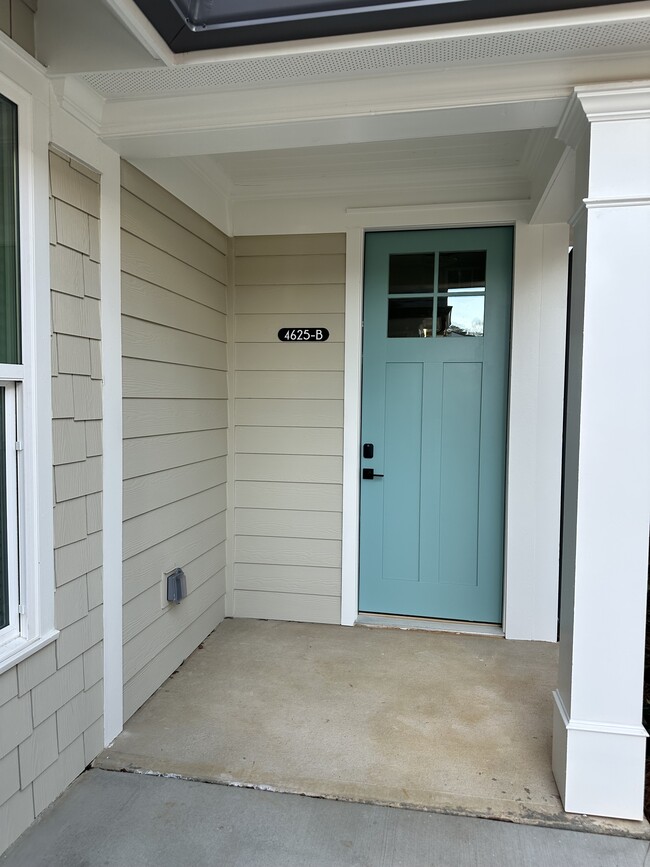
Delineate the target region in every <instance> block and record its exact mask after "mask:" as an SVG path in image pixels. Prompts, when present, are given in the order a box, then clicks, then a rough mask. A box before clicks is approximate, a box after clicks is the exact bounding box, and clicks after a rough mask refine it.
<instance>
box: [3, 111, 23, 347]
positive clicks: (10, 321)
mask: <svg viewBox="0 0 650 867" xmlns="http://www.w3.org/2000/svg"><path fill="white" fill-rule="evenodd" d="M17 169H18V112H17V108H16V106H15V105H14V104H13V102H9V100H8V99H5V98H4V97H2V96H0V364H2V363H4V364H19V363H20V361H21V357H20V356H21V352H20V327H19V321H20V305H19V290H20V284H19V266H18V261H19V260H18V182H17Z"/></svg>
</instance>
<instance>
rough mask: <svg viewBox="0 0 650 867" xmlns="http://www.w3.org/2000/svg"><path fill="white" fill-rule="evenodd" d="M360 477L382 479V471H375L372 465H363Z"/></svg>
mask: <svg viewBox="0 0 650 867" xmlns="http://www.w3.org/2000/svg"><path fill="white" fill-rule="evenodd" d="M361 477H362V478H363V479H383V478H384V474H383V473H376V472H375V471H374V470H373V468H372V467H364V468H363V471H362V474H361Z"/></svg>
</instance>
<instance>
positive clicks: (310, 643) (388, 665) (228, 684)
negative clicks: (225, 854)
mask: <svg viewBox="0 0 650 867" xmlns="http://www.w3.org/2000/svg"><path fill="white" fill-rule="evenodd" d="M556 670H557V647H556V646H555V645H551V644H543V643H531V642H506V641H504V640H503V639H498V638H492V637H483V636H476V635H457V634H448V633H439V632H422V631H408V632H407V631H404V630H393V629H371V628H366V627H356V628H346V627H338V626H324V625H318V624H303V623H287V622H276V621H255V620H227V621H225V622H224V623H222V624H221V625H220V626H219V627H218V628H217V629H216V630H215V632H213V633H212V635H210V636H209V637H208V638H207V639H206V641H205V642H204V643H203V645H202V646H201V647H200V648H199V649H198V650H197V651H195V652H194V653H193V654H192V656H191V657H190V658H189V659H188V660H187V661H186V662H185V663H184V665H183V666H182V667H181V668H180V669H179V670H178V671H177V672H176V673H175V674H174V675H172V677H171V678H170V679H169V680H168V681H167V682H166V683H165V684H163V686H162V687H161V688H160V689H159V690H158V691H157V692H156V693H155V694H154V695H153V696H152V697H151V698H150V699H149V701H148V702H147V703H146V704H145V705H144V706H143V707H142V708H141V709H140V710H139V711H138V712H137V713H136V714H135V715H134V716H133V717H132V718H131V719H130V720H129V721H128V723H127V724H126V726H125V729H124V732H123V733H122V734H121V735H120V736H119V737H118V738H117V739H116V741H115V743H114V744H113V746H112V747H111V748H110V749H109V750H107V751H105V752H103V753H102V754H101V755H100V756H99V758H98V759H97V760H96V762H95V766H96V767H100V768H104V769H107V770H127V771H133V772H140V773H154V774H161V775H173V776H180V777H183V778H187V779H190V780H200V781H208V782H214V783H221V784H226V785H232V786H245V787H253V788H259V789H269V790H275V791H281V792H290V793H296V794H306V795H312V796H317V797H324V798H333V799H337V800H344V801H358V802H364V803H374V804H384V805H393V806H402V807H410V808H414V809H421V810H422V809H423V810H429V811H434V812H441V813H450V814H455V815H465V816H479V817H485V818H494V819H503V820H506V821H512V822H518V823H526V824H543V825H550V826H553V827H556V828H573V829H576V830H590V831H596V832H600V833H608V834H612V833H614V834H620V835H629V836H641V837H647V836H648V825H647V823H645V822H644V823H637V822H622V821H616V820H609V819H599V818H594V817H587V816H575V815H569V814H567V813H565V812H564V811H563V810H562V805H561V802H560V798H559V795H558V791H557V788H556V785H555V782H554V780H553V776H552V773H551V720H552V704H551V702H552V699H551V690H552V689H553V687H554V686H555V680H556Z"/></svg>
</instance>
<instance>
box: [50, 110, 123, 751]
mask: <svg viewBox="0 0 650 867" xmlns="http://www.w3.org/2000/svg"><path fill="white" fill-rule="evenodd" d="M50 111H51V124H52V129H51V142H52V144H53V145H54V146H55V147H58V148H61V149H62V150H63V151H64V152H65V153H67V154H69V155H70V156H73V157H74V158H75V159H78V160H80V161H82V162H83V163H85V164H86V165H87V166H89V167H90V168H92V169H93V170H94V171H96V172H97V173H98V174H99V175H100V177H101V200H100V247H101V251H100V260H101V261H100V279H101V326H102V368H103V419H102V425H103V485H102V487H103V557H102V559H103V603H104V605H103V619H104V624H103V625H104V743H105V745H107V744H109V743H111V741H113V740H114V739H115V737H116V736H117V735H118V734H119V733H120V732H121V730H122V725H123V673H122V653H123V651H122V325H121V271H120V158H119V156H118V154H116V153H115V152H114V151H113V150H111V149H110V148H109V147H107V146H106V145H104V144H103V143H102V142H101V141H100V140H99V139H98V138H97V136H96V135H94V134H93V132H92V131H91V130H90V129H89V128H88V126H86V125H85V124H83V123H82V122H80V121H79V120H78V119H76V118H74V117H73V116H72V115H71V114H70V113H69V112H67V111H65V110H64V109H63V108H62V107H61V106H60V105H59V104H57V102H56V101H55V100H54V99H52V101H51V106H50Z"/></svg>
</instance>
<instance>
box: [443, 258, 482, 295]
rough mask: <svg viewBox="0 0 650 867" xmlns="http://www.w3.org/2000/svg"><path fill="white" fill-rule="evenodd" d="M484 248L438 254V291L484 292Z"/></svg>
mask: <svg viewBox="0 0 650 867" xmlns="http://www.w3.org/2000/svg"><path fill="white" fill-rule="evenodd" d="M485 260H486V255H485V250H463V251H461V252H458V253H441V254H440V276H439V278H438V291H439V292H461V291H462V292H484V291H485Z"/></svg>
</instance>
